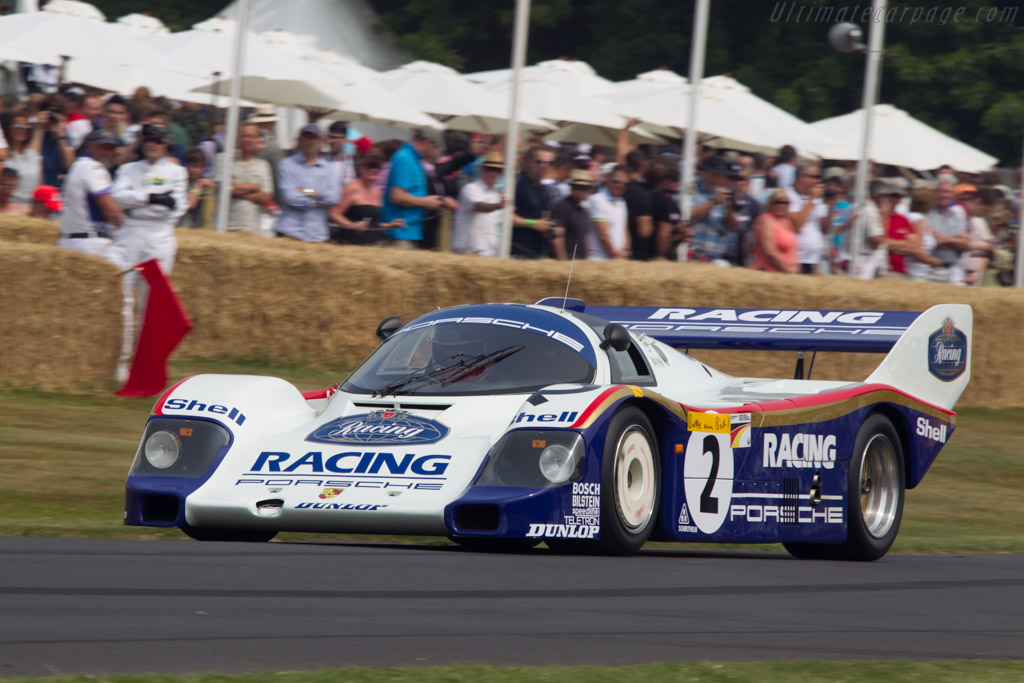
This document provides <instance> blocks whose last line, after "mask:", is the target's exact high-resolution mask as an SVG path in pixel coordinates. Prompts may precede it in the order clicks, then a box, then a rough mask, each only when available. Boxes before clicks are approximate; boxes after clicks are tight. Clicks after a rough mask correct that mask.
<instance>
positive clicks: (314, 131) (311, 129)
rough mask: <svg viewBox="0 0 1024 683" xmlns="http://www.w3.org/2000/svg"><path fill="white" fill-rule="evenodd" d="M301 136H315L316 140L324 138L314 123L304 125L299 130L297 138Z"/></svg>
mask: <svg viewBox="0 0 1024 683" xmlns="http://www.w3.org/2000/svg"><path fill="white" fill-rule="evenodd" d="M303 135H315V136H317V137H318V138H322V137H323V136H324V134H323V132H322V131H321V130H320V126H318V125H316V124H315V123H307V124H306V125H304V126H303V127H302V129H301V130H299V136H300V137H301V136H303Z"/></svg>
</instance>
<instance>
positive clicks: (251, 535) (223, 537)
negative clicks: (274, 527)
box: [181, 526, 277, 543]
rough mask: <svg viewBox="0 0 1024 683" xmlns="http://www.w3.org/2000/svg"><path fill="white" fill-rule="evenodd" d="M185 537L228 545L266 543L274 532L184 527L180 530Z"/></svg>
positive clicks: (275, 533)
mask: <svg viewBox="0 0 1024 683" xmlns="http://www.w3.org/2000/svg"><path fill="white" fill-rule="evenodd" d="M181 530H182V531H184V532H185V535H186V536H189V537H191V538H194V539H196V540H197V541H226V542H230V543H266V542H267V541H269V540H270V539H272V538H273V537H274V536H277V532H276V531H267V530H265V529H207V528H201V529H200V528H196V527H191V526H185V527H182V528H181Z"/></svg>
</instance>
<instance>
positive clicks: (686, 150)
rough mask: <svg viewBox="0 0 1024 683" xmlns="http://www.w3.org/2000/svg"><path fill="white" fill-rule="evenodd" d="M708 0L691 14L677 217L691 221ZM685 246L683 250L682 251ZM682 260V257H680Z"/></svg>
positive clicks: (706, 33)
mask: <svg viewBox="0 0 1024 683" xmlns="http://www.w3.org/2000/svg"><path fill="white" fill-rule="evenodd" d="M710 4H711V0H697V4H696V6H695V8H694V14H693V37H692V38H691V43H690V102H689V104H690V112H689V116H688V117H687V125H686V138H685V140H684V143H683V159H682V164H683V168H682V174H681V175H682V179H683V184H682V191H681V192H680V193H679V216H680V217H681V218H682V220H684V221H688V220H690V216H691V211H690V209H691V208H692V207H691V204H690V191H691V188H692V187H693V182H694V175H695V170H696V166H697V158H696V157H697V120H698V107H697V105H698V103H699V102H700V86H701V81H702V80H703V79H704V53H705V51H706V48H707V43H708V11H709V8H710ZM685 248H686V247H685V245H684V246H683V249H685ZM681 258H682V259H683V260H685V258H686V256H685V254H681Z"/></svg>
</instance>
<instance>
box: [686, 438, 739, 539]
mask: <svg viewBox="0 0 1024 683" xmlns="http://www.w3.org/2000/svg"><path fill="white" fill-rule="evenodd" d="M684 452H685V453H686V454H687V456H688V457H686V456H684V458H683V488H684V492H685V494H686V500H687V501H690V506H689V512H690V517H691V518H692V519H693V523H694V524H695V525H696V526H697V528H698V529H700V530H701V531H702V532H703V533H705V534H713V533H715V532H716V531H718V530H719V529H720V528H721V526H722V524H723V523H724V522H725V517H726V514H727V513H728V512H729V501H730V500H732V485H733V468H734V464H733V450H732V442H731V439H730V437H729V434H728V433H717V432H694V431H691V432H690V437H689V439H687V441H686V450H685V451H684Z"/></svg>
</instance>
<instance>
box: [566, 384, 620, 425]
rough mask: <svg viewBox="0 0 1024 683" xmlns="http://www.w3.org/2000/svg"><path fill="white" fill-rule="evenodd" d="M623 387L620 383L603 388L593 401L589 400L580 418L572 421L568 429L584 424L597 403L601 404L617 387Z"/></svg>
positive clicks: (595, 408)
mask: <svg viewBox="0 0 1024 683" xmlns="http://www.w3.org/2000/svg"><path fill="white" fill-rule="evenodd" d="M623 388H625V387H623V386H622V385H616V386H614V387H609V388H608V389H605V390H604V391H602V392H601V394H600V395H599V396H598V397H597V398H595V399H594V400H593V401H591V402H590V405H589V406H587V409H586V410H584V411H583V414H582V415H580V418H579V419H578V420H576V422H574V423H573V424H572V425H571V426H570V427H569V429H578V428H579V427H580V425H583V424H585V423H586V421H587V418H588V417H590V416H591V414H592V413H593V412H594V411H595V410H597V407H598V406H599V405H601V403H602V402H603V401H604V400H605V399H606V398H608V397H609V396H610V395H612V394H614V393H615V392H616V391H618V390H619V389H623Z"/></svg>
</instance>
